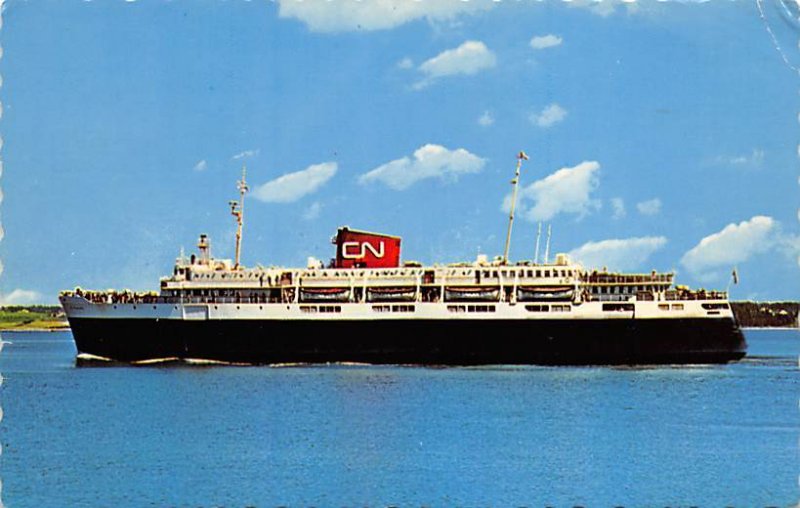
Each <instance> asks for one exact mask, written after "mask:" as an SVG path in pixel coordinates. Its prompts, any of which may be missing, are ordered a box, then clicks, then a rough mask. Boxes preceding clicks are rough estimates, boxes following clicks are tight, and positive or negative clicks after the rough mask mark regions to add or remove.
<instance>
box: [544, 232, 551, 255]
mask: <svg viewBox="0 0 800 508" xmlns="http://www.w3.org/2000/svg"><path fill="white" fill-rule="evenodd" d="M550 232H551V227H550V224H548V225H547V243H546V244H545V245H546V247H545V248H544V264H547V263H548V261H549V259H550Z"/></svg>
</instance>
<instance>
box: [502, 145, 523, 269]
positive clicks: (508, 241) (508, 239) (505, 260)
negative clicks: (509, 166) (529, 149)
mask: <svg viewBox="0 0 800 508" xmlns="http://www.w3.org/2000/svg"><path fill="white" fill-rule="evenodd" d="M523 160H528V156H527V155H526V154H525V152H520V153H519V154H517V171H516V173H515V174H514V179H513V180H511V185H513V186H514V191H513V193H512V195H511V213H509V215H508V234H507V235H506V248H505V250H503V264H504V265H507V264H508V249H509V247H511V227H512V226H513V225H514V208H515V207H516V206H517V187H518V186H519V168H520V167H521V166H522V161H523Z"/></svg>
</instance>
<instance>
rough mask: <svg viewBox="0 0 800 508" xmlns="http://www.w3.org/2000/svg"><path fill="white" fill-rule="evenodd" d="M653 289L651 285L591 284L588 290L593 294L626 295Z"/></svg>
mask: <svg viewBox="0 0 800 508" xmlns="http://www.w3.org/2000/svg"><path fill="white" fill-rule="evenodd" d="M654 289H655V287H653V286H591V289H590V292H591V293H592V294H595V295H619V294H623V295H627V294H635V293H638V292H640V291H653V290H654Z"/></svg>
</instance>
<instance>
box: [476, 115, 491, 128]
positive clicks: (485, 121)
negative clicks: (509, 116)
mask: <svg viewBox="0 0 800 508" xmlns="http://www.w3.org/2000/svg"><path fill="white" fill-rule="evenodd" d="M493 123H494V116H492V112H491V111H484V112H483V114H482V115H481V116H480V118H478V125H480V126H482V127H488V126H490V125H492V124H493Z"/></svg>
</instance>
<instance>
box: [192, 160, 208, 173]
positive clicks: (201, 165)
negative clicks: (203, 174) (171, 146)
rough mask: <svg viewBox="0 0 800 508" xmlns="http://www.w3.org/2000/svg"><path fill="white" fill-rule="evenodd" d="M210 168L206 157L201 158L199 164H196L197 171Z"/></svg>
mask: <svg viewBox="0 0 800 508" xmlns="http://www.w3.org/2000/svg"><path fill="white" fill-rule="evenodd" d="M207 168H208V163H207V162H206V160H205V159H203V160H201V161H200V162H198V163H197V164H195V165H194V170H195V171H205V170H206V169H207Z"/></svg>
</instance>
